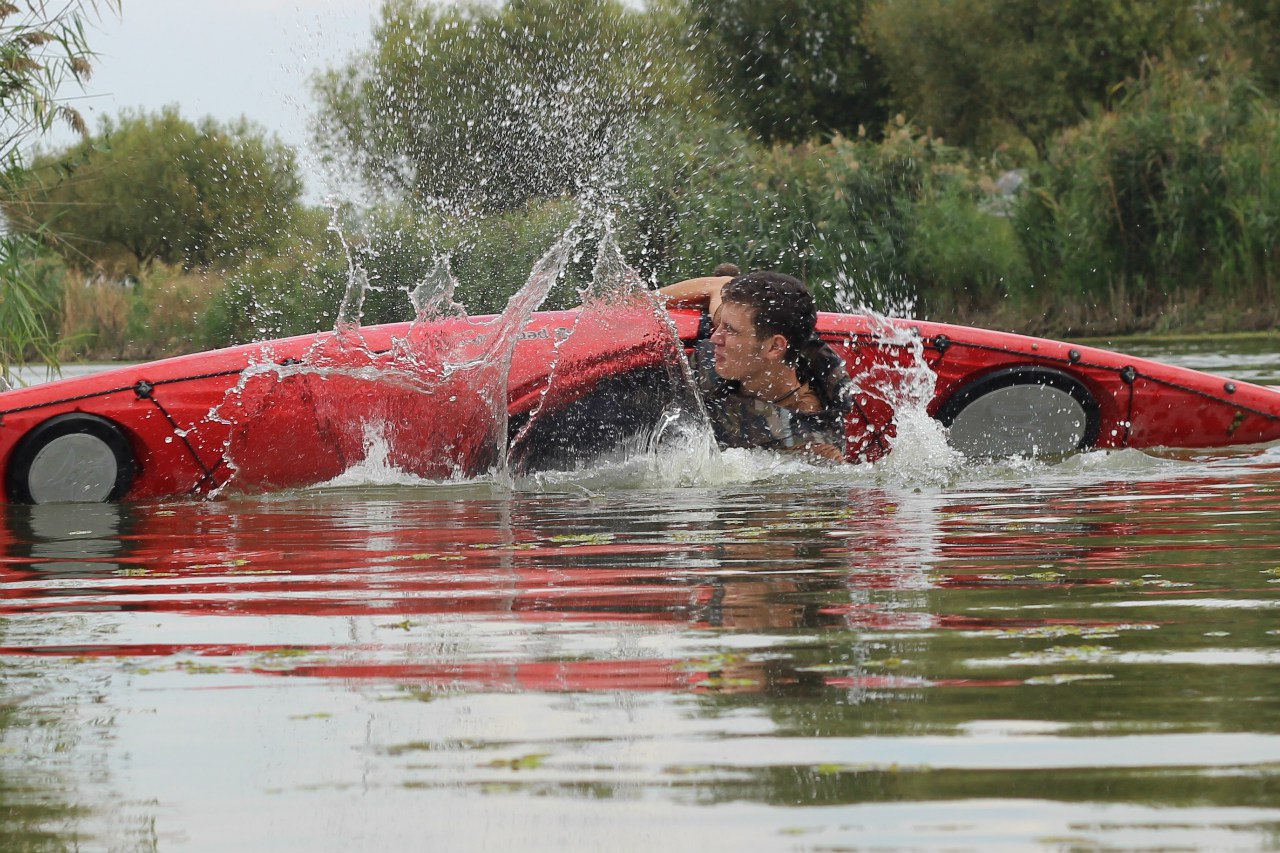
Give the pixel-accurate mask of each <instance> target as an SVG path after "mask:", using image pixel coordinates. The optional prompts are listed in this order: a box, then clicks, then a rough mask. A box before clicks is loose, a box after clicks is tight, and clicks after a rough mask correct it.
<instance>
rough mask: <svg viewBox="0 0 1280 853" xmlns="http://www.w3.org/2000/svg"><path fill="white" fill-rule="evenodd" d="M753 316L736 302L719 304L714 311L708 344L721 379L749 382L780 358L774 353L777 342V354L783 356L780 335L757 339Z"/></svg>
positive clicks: (784, 347) (783, 345)
mask: <svg viewBox="0 0 1280 853" xmlns="http://www.w3.org/2000/svg"><path fill="white" fill-rule="evenodd" d="M753 313H754V312H753V311H752V310H751V309H750V308H749V307H747V306H746V305H740V304H738V303H736V302H722V303H720V309H719V310H718V311H716V316H715V318H714V320H715V331H713V332H712V333H711V343H712V344H713V345H714V346H715V356H716V373H718V374H720V376H721V377H723V378H725V379H736V380H738V381H742V380H744V379H750V378H752V377H754V376H757V375H759V374H760V373H761V372H763V371H765V370H767V369H769V368H770V367H772V366H774V363H775V362H780V361H781V357H780V355H778V354H777V353H776V352H775V351H776V350H777V347H778V344H779V342H780V341H781V344H782V350H781V353H782V354H785V353H786V341H785V339H783V338H782V336H781V335H771V336H768V337H764V338H762V337H761V336H760V334H759V333H758V331H757V330H756V324H755V322H754V321H753V320H752V314H753Z"/></svg>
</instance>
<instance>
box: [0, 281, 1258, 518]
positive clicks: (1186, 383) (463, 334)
mask: <svg viewBox="0 0 1280 853" xmlns="http://www.w3.org/2000/svg"><path fill="white" fill-rule="evenodd" d="M499 319H500V318H492V317H480V318H469V319H457V320H448V321H442V322H439V323H435V324H430V325H429V326H423V327H411V326H410V325H409V324H392V325H386V326H375V327H370V328H366V329H363V330H360V331H358V332H348V333H345V334H339V333H325V334H318V335H308V336H302V337H297V338H289V339H282V340H277V341H271V342H268V343H265V344H253V345H248V346H241V347H233V348H229V349H224V350H218V351H214V352H209V353H200V354H196V355H190V356H183V357H179V358H174V359H166V360H162V361H156V362H151V363H148V364H143V365H137V366H131V367H127V368H120V369H116V370H109V371H105V372H103V373H100V374H96V375H94V376H90V377H84V378H79V379H71V380H63V381H58V382H52V383H48V384H45V385H39V386H35V387H32V388H25V389H19V390H15V391H9V392H5V393H3V394H0V471H2V476H3V483H4V488H3V499H4V500H6V501H9V502H23V503H31V502H36V503H43V502H53V501H101V500H120V499H129V500H143V499H151V498H161V497H168V496H182V495H193V496H203V495H209V494H216V493H221V492H223V491H224V490H226V489H228V488H230V489H233V490H236V491H245V492H260V491H270V490H276V489H284V488H293V487H302V486H308V485H313V484H316V483H321V482H326V481H329V480H331V479H333V478H334V477H336V476H338V475H339V474H341V473H343V472H344V471H346V470H348V469H349V468H351V467H352V466H353V465H356V464H358V463H360V462H362V461H364V460H366V459H368V458H369V457H370V456H371V455H377V454H382V455H383V457H384V461H385V463H386V464H387V465H389V466H393V467H395V468H396V469H398V470H402V471H405V472H408V473H411V474H414V475H417V476H420V477H425V478H431V479H438V478H448V477H456V476H471V475H474V474H477V473H482V472H484V471H486V470H490V469H492V468H493V466H494V465H495V464H498V463H499V462H500V461H503V460H504V459H510V460H512V461H513V464H516V465H517V466H526V467H545V466H548V465H553V464H558V463H563V462H565V461H567V460H570V459H572V458H573V457H574V456H575V454H579V455H580V454H582V453H588V454H589V453H594V452H598V451H600V450H602V449H605V448H606V447H608V446H609V445H611V444H616V443H617V442H618V441H620V440H622V439H623V438H625V437H626V436H627V435H628V434H629V433H631V432H635V431H636V429H635V428H636V426H637V425H643V424H648V425H651V424H652V423H653V419H654V418H656V417H659V416H660V414H661V412H662V411H663V407H664V406H668V405H670V403H671V401H672V398H673V395H674V397H679V395H680V391H679V390H678V387H677V386H679V384H680V382H679V378H680V375H681V374H680V369H679V365H680V362H681V360H680V358H679V354H680V350H681V347H682V346H684V347H687V346H691V345H692V343H693V342H694V340H695V339H696V337H697V334H698V329H699V325H700V324H699V317H698V315H697V314H696V313H693V312H686V311H674V312H671V314H670V315H669V316H666V315H663V314H662V313H661V312H656V311H655V310H654V309H653V308H652V306H632V307H630V308H622V309H619V310H617V311H612V312H605V313H596V314H593V315H591V316H590V317H587V316H585V315H584V314H580V313H579V312H546V313H539V314H535V315H533V317H532V318H531V319H530V320H529V322H528V323H526V324H524V325H523V326H522V327H521V328H520V329H519V330H517V331H516V332H515V333H512V334H499V332H500V331H502V330H501V326H500V323H499ZM819 334H820V337H821V338H822V339H823V340H824V341H825V342H827V343H829V344H830V345H831V346H832V347H833V348H834V349H835V350H836V351H837V352H838V353H839V354H840V355H841V357H842V358H843V359H844V360H845V363H846V366H847V368H848V370H849V373H850V375H851V377H852V378H853V380H854V382H855V385H856V386H857V387H858V389H859V393H858V394H857V395H856V401H855V406H854V410H853V411H852V412H851V413H850V415H849V418H848V421H847V435H848V439H849V458H850V459H851V460H861V461H874V460H876V459H878V458H880V457H882V456H883V455H884V454H886V453H887V452H889V450H890V449H891V448H892V446H893V442H894V439H895V437H896V422H895V413H896V412H897V410H898V409H899V408H900V407H901V406H903V405H904V404H906V403H908V402H911V403H914V404H915V405H920V406H923V407H924V408H925V410H926V411H927V412H928V413H929V414H930V415H932V416H933V417H935V418H937V419H938V420H939V421H941V422H942V423H943V424H944V425H945V426H947V427H948V429H949V435H950V440H951V441H952V443H953V444H954V445H955V446H957V447H958V448H960V449H961V450H963V451H964V452H965V453H967V454H969V455H973V456H994V457H1004V456H1014V455H1023V456H1025V455H1037V456H1050V457H1051V456H1056V455H1062V454H1065V453H1069V452H1073V451H1076V450H1084V449H1090V448H1124V447H1131V448H1152V447H1188V448H1207V447H1225V446H1231V445H1246V444H1258V443H1266V442H1272V441H1277V440H1280V392H1277V391H1275V390H1273V389H1270V388H1266V387H1262V386H1257V385H1252V384H1249V383H1244V382H1235V381H1232V380H1230V379H1225V378H1222V377H1217V376H1212V375H1209V374H1205V373H1200V372H1197V371H1192V370H1187V369H1184V368H1177V367H1172V366H1169V365H1164V364H1160V363H1159V362H1154V361H1150V360H1145V359H1137V358H1131V357H1128V356H1124V355H1121V354H1117V353H1112V352H1108V351H1105V350H1100V349H1094V348H1089V347H1081V346H1074V345H1071V344H1067V343H1062V342H1057V341H1051V340H1045V339H1039V338H1030V337H1025V336H1021V335H1013V334H1006V333H998V332H990V331H984V330H980V329H972V328H967V327H961V326H951V325H946V324H939V323H927V322H916V321H901V320H888V321H886V320H879V319H873V318H869V317H865V316H861V315H846V314H822V315H820V318H819ZM926 367H927V370H926V369H925V368H926ZM673 388H676V389H677V390H672V389H673ZM655 389H658V391H657V392H655ZM659 392H660V393H659ZM683 402H685V403H687V401H683Z"/></svg>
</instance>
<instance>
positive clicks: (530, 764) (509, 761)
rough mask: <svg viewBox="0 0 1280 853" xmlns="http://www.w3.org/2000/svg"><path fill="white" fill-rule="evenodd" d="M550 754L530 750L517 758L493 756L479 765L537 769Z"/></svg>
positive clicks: (511, 768)
mask: <svg viewBox="0 0 1280 853" xmlns="http://www.w3.org/2000/svg"><path fill="white" fill-rule="evenodd" d="M550 755H551V753H549V752H531V753H529V754H528V755H522V756H520V757H519V758H495V759H494V760H493V761H490V762H488V763H487V764H481V765H480V766H481V767H492V768H505V769H510V770H537V769H538V768H539V767H541V766H542V764H543V762H544V761H546V760H547V758H548V757H549V756H550Z"/></svg>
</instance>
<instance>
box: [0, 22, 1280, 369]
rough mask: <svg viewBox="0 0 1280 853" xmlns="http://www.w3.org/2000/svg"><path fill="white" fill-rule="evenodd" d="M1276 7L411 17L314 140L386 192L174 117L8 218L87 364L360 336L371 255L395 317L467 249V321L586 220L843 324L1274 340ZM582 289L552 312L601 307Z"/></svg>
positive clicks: (331, 74)
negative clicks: (323, 194)
mask: <svg viewBox="0 0 1280 853" xmlns="http://www.w3.org/2000/svg"><path fill="white" fill-rule="evenodd" d="M1273 7H1274V4H1269V3H1256V2H1252V0H1223V2H1220V3H1216V4H1209V5H1206V4H1191V3H1186V2H1184V0H1147V2H1139V3H1130V2H1120V0H1062V1H1061V2H1058V3H1055V4H1051V6H1045V5H1044V4H1026V3H1022V2H1018V0H945V2H944V0H804V2H800V3H780V2H777V1H776V0H720V2H714V3H712V2H710V1H709V0H654V2H652V3H651V4H650V5H649V6H647V7H645V8H643V9H637V8H634V7H633V6H630V5H624V4H622V3H620V2H615V0H586V2H583V0H575V2H573V3H569V2H568V0H510V2H508V3H506V4H499V5H476V6H471V5H441V4H435V3H428V2H425V0H390V2H386V3H384V4H383V6H382V9H381V12H380V16H379V20H378V22H377V24H376V26H375V28H374V31H373V33H372V37H371V43H370V45H368V46H367V48H366V50H365V52H364V53H361V54H357V55H355V56H354V57H353V58H352V59H351V61H350V62H349V63H348V64H347V65H344V66H341V67H338V68H333V69H330V70H329V71H327V72H326V73H324V74H322V75H320V76H319V77H318V78H317V80H316V81H315V97H316V101H317V113H316V116H317V120H316V142H317V144H318V146H319V147H320V148H321V149H322V150H323V151H324V152H325V155H326V156H327V158H328V159H329V160H330V162H331V163H333V164H334V166H335V167H336V168H338V169H340V170H341V171H342V172H343V173H344V174H345V175H348V176H350V177H353V178H356V179H358V180H359V183H360V185H361V187H362V193H361V195H360V201H359V202H358V203H357V202H352V203H350V204H348V205H345V206H343V207H341V208H338V209H335V210H318V209H310V208H307V207H306V206H305V205H304V204H303V203H302V201H301V198H302V192H301V183H300V180H299V178H298V174H297V166H296V163H295V162H294V158H293V155H292V152H290V151H289V150H288V149H287V148H285V147H284V146H282V145H280V144H279V143H278V142H275V141H274V140H272V139H270V138H268V137H267V136H266V135H265V133H264V132H263V131H261V130H260V129H257V128H254V127H252V126H251V125H245V124H237V125H234V126H223V125H219V124H218V123H216V122H212V121H208V120H206V121H203V122H198V123H193V122H190V121H188V120H186V119H184V118H182V117H181V116H180V115H179V114H178V112H177V110H176V109H174V110H166V111H163V112H162V113H160V114H159V115H147V114H136V113H135V114H126V115H122V116H120V117H119V118H117V119H114V120H108V121H105V122H104V123H103V125H102V126H101V127H100V128H99V129H98V131H96V132H95V133H92V134H90V135H89V136H88V137H87V138H86V140H85V141H84V143H82V144H80V145H77V146H74V147H73V148H71V149H69V150H64V151H56V152H47V153H46V154H44V155H42V156H41V157H40V158H38V159H36V160H35V161H33V163H32V164H30V166H29V167H26V168H24V169H23V170H22V171H21V173H20V174H19V173H15V174H14V175H13V179H12V180H10V181H9V183H8V184H7V185H6V187H5V189H4V193H3V197H0V207H2V208H3V210H4V212H5V215H6V218H7V219H8V222H9V224H10V233H11V234H12V235H14V239H21V240H23V241H25V242H24V245H25V246H27V251H28V252H29V254H28V256H26V259H25V260H23V261H22V263H21V266H22V268H23V270H24V271H25V273H24V275H25V276H26V279H25V280H26V281H27V282H28V283H29V287H30V288H31V291H30V292H32V293H35V294H38V295H39V296H38V299H37V300H35V301H32V302H30V303H29V304H30V305H31V306H32V311H31V312H29V313H32V314H33V315H34V316H38V317H39V319H40V321H41V322H43V323H45V324H46V325H47V326H48V327H49V328H56V329H59V330H60V331H61V337H62V340H63V344H62V349H61V353H62V355H63V356H64V357H80V356H93V357H130V358H143V357H154V356H157V355H162V354H165V353H168V352H176V351H187V350H192V349H198V348H202V347H209V346H217V345H223V344H229V343H235V342H242V341H248V340H254V339H260V338H264V337H272V336H276V335H284V334H295V333H302V332H309V331H316V330H319V329H323V328H326V327H331V326H332V323H333V322H334V317H335V314H336V311H337V309H338V305H339V303H340V301H341V297H342V294H343V292H344V290H345V288H346V285H347V281H348V277H349V271H350V269H351V268H352V265H358V266H359V267H360V268H361V269H362V270H364V271H365V272H366V273H367V275H368V278H369V281H370V284H371V285H372V288H371V290H370V292H369V295H368V298H367V299H366V302H365V313H364V320H365V322H384V321H392V320H403V319H410V317H411V310H412V309H411V308H410V304H409V301H408V299H407V298H406V291H407V290H409V289H411V288H413V287H414V286H415V285H416V284H417V283H418V282H419V281H421V280H422V279H423V278H424V277H426V276H427V275H428V274H430V273H431V271H432V269H433V268H434V264H435V260H436V259H437V258H439V257H440V256H442V255H447V256H448V257H449V258H450V259H451V264H452V268H453V272H454V274H455V275H456V276H457V279H458V281H459V287H458V291H457V294H456V297H457V298H458V300H459V301H460V302H462V303H463V304H464V305H465V306H466V307H467V309H468V310H470V311H472V312H476V313H478V312H491V311H497V310H501V308H502V306H503V305H504V304H505V301H506V299H507V297H508V296H509V295H510V294H511V293H513V292H514V291H515V290H516V289H517V288H518V287H519V286H520V285H521V284H523V282H524V280H525V276H526V275H527V273H528V272H529V270H530V269H531V267H532V266H533V263H534V261H535V260H536V258H537V257H538V256H539V254H541V252H543V251H545V249H546V248H547V247H549V246H550V245H551V243H552V242H553V241H554V240H555V239H556V237H557V236H558V235H559V234H560V233H562V232H563V231H564V229H565V228H567V227H569V226H570V224H571V223H573V222H575V221H577V220H578V219H579V218H580V217H582V212H583V211H584V210H585V211H587V215H586V216H585V217H584V219H585V221H587V222H588V226H585V227H588V228H599V227H600V226H599V223H601V222H607V223H608V228H609V230H610V232H611V236H612V239H616V240H617V241H618V242H619V244H620V245H621V247H622V249H623V251H624V253H625V254H626V256H627V258H628V260H629V261H630V262H631V263H633V264H634V265H636V267H637V268H638V269H639V270H640V271H641V273H642V274H644V275H646V276H648V277H649V278H651V279H652V280H653V281H654V282H655V283H661V282H666V281H670V280H673V279H676V278H680V277H684V276H689V275H699V274H705V273H706V272H708V271H709V270H710V269H712V268H713V267H714V266H715V265H716V264H718V263H720V262H723V261H732V262H734V263H737V264H738V265H740V266H742V267H743V268H761V267H776V268H780V269H784V270H787V271H790V272H794V273H796V274H798V275H801V276H803V277H804V278H806V279H807V280H808V281H809V282H810V283H811V285H812V286H813V287H814V289H815V291H816V292H817V293H818V295H819V299H820V301H821V302H822V304H823V307H826V308H856V307H859V306H868V307H872V308H876V309H878V310H885V311H891V312H895V313H903V312H910V313H913V314H914V315H915V316H919V317H925V318H929V319H938V320H945V321H956V322H965V323H973V324H979V325H988V326H992V327H996V328H1003V329H1011V330H1015V331H1023V332H1028V333H1034V334H1048V335H1058V336H1081V335H1117V334H1126V333H1134V332H1148V333H1161V332H1174V331H1212V332H1219V331H1238V330H1249V329H1265V328H1271V327H1274V326H1275V325H1276V323H1277V318H1278V317H1280V215H1277V211H1280V172H1278V171H1277V165H1280V100H1278V98H1277V96H1278V95H1280V54H1278V53H1277V50H1276V47H1275V45H1276V44H1280V40H1278V39H1277V36H1280V13H1277V12H1276V11H1275V10H1274V8H1273ZM19 178H20V179H19ZM26 223H33V224H32V225H30V226H28V225H27V224H26ZM587 254H588V255H589V253H587ZM580 267H581V268H578V267H575V268H573V269H571V270H570V272H569V274H568V275H567V278H568V281H567V282H566V284H565V285H564V287H563V288H561V289H560V290H559V291H558V292H556V293H554V294H553V296H552V298H551V300H550V301H549V303H548V307H555V306H560V305H567V304H572V303H573V302H575V301H576V300H577V298H578V294H577V291H576V287H575V286H580V285H581V284H583V283H584V280H585V277H586V275H588V274H589V258H588V260H586V261H584V262H583V263H582V264H581V265H580ZM0 305H2V303H0Z"/></svg>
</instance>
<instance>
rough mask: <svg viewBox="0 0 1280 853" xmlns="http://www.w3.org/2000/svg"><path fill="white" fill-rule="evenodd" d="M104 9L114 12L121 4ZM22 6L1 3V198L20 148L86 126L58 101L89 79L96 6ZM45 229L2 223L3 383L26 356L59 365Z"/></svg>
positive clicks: (18, 164)
mask: <svg viewBox="0 0 1280 853" xmlns="http://www.w3.org/2000/svg"><path fill="white" fill-rule="evenodd" d="M103 5H106V6H108V7H109V8H113V9H116V10H119V3H118V0H104V4H103ZM25 6H26V8H25V10H24V9H22V8H20V7H19V6H18V5H17V4H15V3H11V2H7V0H0V198H8V197H10V195H11V193H12V190H13V188H14V187H15V186H16V185H19V184H21V183H23V182H25V180H26V177H27V172H26V170H25V168H24V167H23V161H22V156H21V149H22V146H24V145H25V144H26V143H27V142H28V141H30V139H31V138H32V137H34V136H36V135H38V134H40V133H43V132H45V131H47V130H49V129H50V128H51V127H52V126H53V125H54V124H55V123H56V122H59V121H61V122H65V123H67V124H69V125H70V126H72V127H73V128H76V129H79V130H83V128H84V122H83V120H82V119H81V117H80V115H79V113H77V112H76V111H75V110H74V109H73V108H71V107H69V106H67V105H66V104H65V103H62V102H60V101H59V100H58V99H57V97H56V96H57V93H58V90H59V88H60V87H61V86H62V84H63V83H64V82H67V81H75V82H83V81H84V80H85V79H87V78H88V76H89V74H90V71H91V66H90V64H89V58H90V57H91V54H90V51H89V47H88V44H87V42H86V41H85V37H84V21H85V18H86V17H87V16H88V15H90V14H92V13H95V12H97V10H98V3H97V2H96V0H67V2H59V3H57V4H55V5H54V7H53V8H52V9H50V8H48V4H46V3H45V2H43V0H28V2H27V3H26V4H25ZM43 228H44V223H43V222H41V221H22V220H19V221H14V220H13V219H12V218H10V219H8V220H7V221H6V220H5V219H4V218H0V386H2V385H3V384H5V383H6V382H7V380H8V376H9V369H10V366H11V365H14V364H22V363H23V362H25V360H26V359H27V357H28V355H29V354H30V355H34V356H35V357H36V358H38V359H40V360H42V361H44V362H45V363H47V364H49V365H50V366H53V365H55V364H56V357H55V349H56V342H55V341H54V336H55V335H54V332H53V331H52V329H51V328H50V325H49V324H48V322H47V320H46V315H47V313H48V311H49V308H50V305H49V300H48V296H47V293H46V288H45V287H44V282H45V276H44V275H43V274H42V273H41V272H40V271H39V270H38V266H39V264H38V263H36V262H37V261H38V260H39V256H40V254H41V246H40V244H39V243H38V242H37V241H35V240H33V239H32V238H31V237H30V236H29V235H30V234H31V233H32V232H39V231H40V230H42V229H43ZM19 229H21V231H25V232H26V233H21V231H20V230H19Z"/></svg>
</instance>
